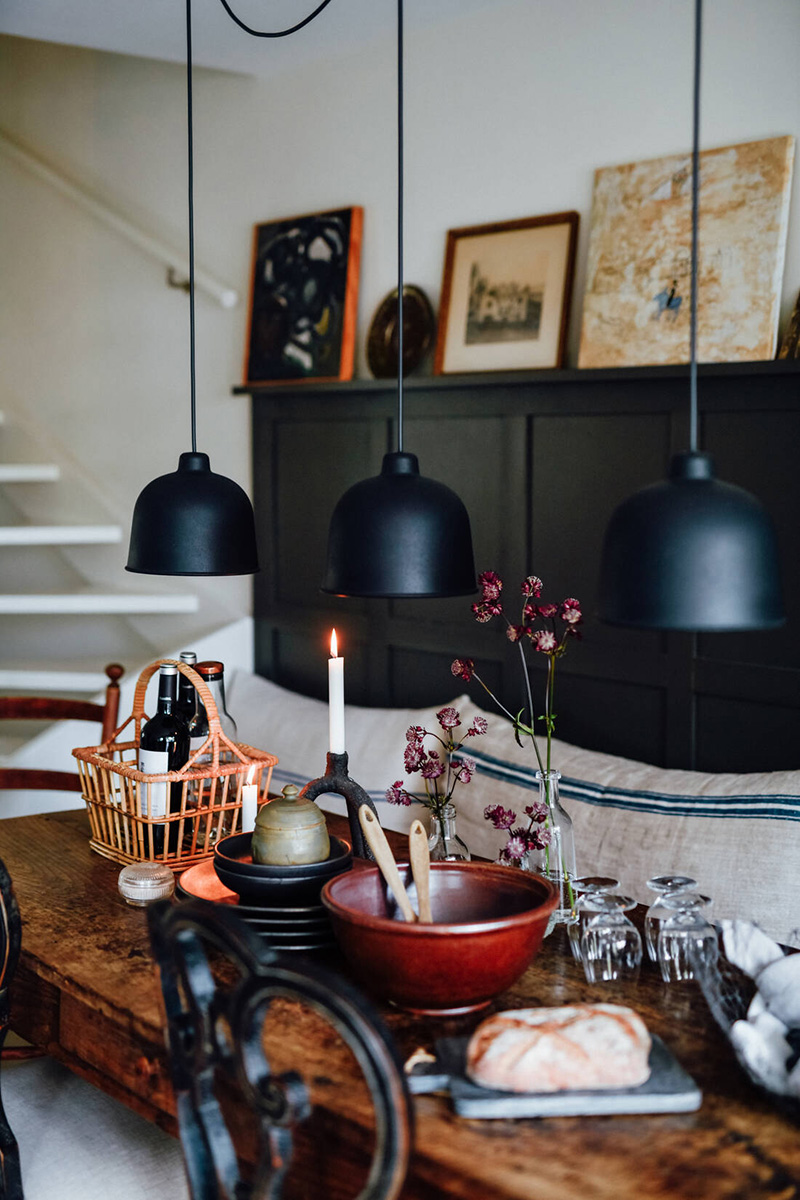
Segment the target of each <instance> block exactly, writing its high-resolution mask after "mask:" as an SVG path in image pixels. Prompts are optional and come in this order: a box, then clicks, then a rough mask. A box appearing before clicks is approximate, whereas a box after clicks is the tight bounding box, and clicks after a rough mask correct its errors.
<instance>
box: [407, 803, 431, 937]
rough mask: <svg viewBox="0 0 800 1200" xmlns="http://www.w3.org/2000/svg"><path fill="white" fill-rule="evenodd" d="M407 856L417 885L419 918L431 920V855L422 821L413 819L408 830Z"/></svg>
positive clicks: (428, 921)
mask: <svg viewBox="0 0 800 1200" xmlns="http://www.w3.org/2000/svg"><path fill="white" fill-rule="evenodd" d="M408 857H409V859H410V860H411V874H412V875H413V876H414V883H415V884H416V885H417V905H418V907H419V919H420V921H424V922H426V923H430V922H432V921H433V916H432V915H431V856H430V851H429V849H428V835H427V833H426V831H425V826H424V825H423V824H422V821H419V820H417V821H414V822H413V823H412V825H411V828H410V829H409V831H408Z"/></svg>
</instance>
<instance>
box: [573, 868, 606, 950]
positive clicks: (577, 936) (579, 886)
mask: <svg viewBox="0 0 800 1200" xmlns="http://www.w3.org/2000/svg"><path fill="white" fill-rule="evenodd" d="M573 887H574V889H575V904H574V906H573V910H572V912H573V916H572V920H571V921H570V923H569V925H568V926H567V932H568V934H569V948H570V950H571V951H572V957H573V958H574V959H575V961H576V962H580V961H581V933H582V932H583V926H584V925H585V924H586V920H585V916H584V913H585V906H584V899H585V898H586V897H587V896H598V895H600V894H601V893H603V892H613V891H614V889H615V888H618V887H619V880H618V879H612V878H611V876H610V875H584V876H583V878H582V879H576V880H575V883H574V884H573Z"/></svg>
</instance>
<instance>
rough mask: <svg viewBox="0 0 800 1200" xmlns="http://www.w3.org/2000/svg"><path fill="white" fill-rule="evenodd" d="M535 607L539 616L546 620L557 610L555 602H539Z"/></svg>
mask: <svg viewBox="0 0 800 1200" xmlns="http://www.w3.org/2000/svg"><path fill="white" fill-rule="evenodd" d="M537 607H538V611H539V616H540V617H544V618H545V620H548V619H549V618H550V617H554V616H555V615H556V613H557V612H558V605H557V604H539V605H538V606H537Z"/></svg>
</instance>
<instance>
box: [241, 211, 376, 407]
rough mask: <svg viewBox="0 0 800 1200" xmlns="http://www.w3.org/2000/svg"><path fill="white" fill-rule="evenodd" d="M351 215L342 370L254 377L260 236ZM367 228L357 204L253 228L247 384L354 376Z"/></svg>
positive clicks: (318, 380) (245, 377)
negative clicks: (253, 353) (272, 230)
mask: <svg viewBox="0 0 800 1200" xmlns="http://www.w3.org/2000/svg"><path fill="white" fill-rule="evenodd" d="M345 212H347V213H349V214H350V229H349V236H348V243H347V266H346V278H345V287H344V299H343V312H342V329H341V342H340V346H339V369H338V371H337V372H336V374H335V375H298V376H296V377H288V376H287V377H280V378H275V379H252V378H251V376H250V363H251V354H252V341H253V319H254V314H255V307H256V292H257V278H256V274H257V268H258V261H259V254H260V251H261V241H260V239H261V236H262V233H263V231H264V230H265V229H267V228H271V227H280V226H291V225H296V224H299V223H301V222H305V221H312V220H314V219H316V218H320V217H326V216H336V215H338V214H340V213H345ZM363 229H364V210H363V208H361V207H359V206H358V205H349V206H344V207H342V208H337V209H326V210H325V211H323V212H316V213H304V214H303V215H302V216H299V217H280V218H277V219H276V220H272V221H261V222H259V223H258V224H256V225H255V226H254V227H253V250H252V262H251V268H250V293H249V300H248V305H249V308H248V316H247V339H246V342H245V348H244V367H243V371H242V378H243V380H244V384H245V386H246V387H249V386H253V385H257V386H282V387H286V386H287V384H291V385H295V384H303V383H329V382H334V381H336V380H347V379H352V376H353V365H354V362H355V345H356V320H357V315H358V285H359V273H360V268H361V243H362V238H363Z"/></svg>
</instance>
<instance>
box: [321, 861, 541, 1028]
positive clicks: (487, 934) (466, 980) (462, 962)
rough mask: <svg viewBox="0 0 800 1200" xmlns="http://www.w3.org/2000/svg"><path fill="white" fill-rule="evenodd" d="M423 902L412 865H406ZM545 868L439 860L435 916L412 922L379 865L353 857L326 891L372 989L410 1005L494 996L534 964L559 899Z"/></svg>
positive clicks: (348, 950) (442, 1006) (452, 1008)
mask: <svg viewBox="0 0 800 1200" xmlns="http://www.w3.org/2000/svg"><path fill="white" fill-rule="evenodd" d="M398 867H399V870H400V877H401V879H403V881H404V883H405V885H406V888H407V890H408V892H409V895H410V896H411V898H412V905H413V906H414V907H415V908H416V902H415V892H414V887H413V883H412V879H411V868H410V867H409V865H408V864H407V863H399V864H398ZM557 901H558V893H557V890H556V888H555V886H554V885H553V884H552V883H550V882H549V881H548V880H546V879H543V878H542V877H541V876H539V875H530V874H528V873H527V872H526V871H517V870H514V869H513V868H510V867H500V866H494V865H493V864H490V863H431V911H432V913H433V924H430V925H423V924H422V923H420V922H414V923H413V924H412V923H410V922H407V921H404V920H403V917H402V914H401V913H400V912H399V910H398V909H397V907H396V905H395V902H394V899H393V898H392V896H391V894H388V895H387V888H386V885H385V883H384V881H383V877H382V876H381V873H380V871H379V870H378V868H377V867H376V866H374V865H372V864H366V865H364V866H362V865H361V863H360V861H357V862H355V863H354V866H353V870H352V871H348V872H347V873H346V874H345V875H339V876H337V877H336V878H335V879H330V880H329V881H328V882H327V883H326V884H325V886H324V888H323V889H322V902H323V904H324V905H325V907H326V908H327V909H328V911H329V913H330V917H331V923H332V924H333V930H334V933H335V934H336V939H337V941H338V943H339V945H340V947H341V949H342V952H343V953H344V955H345V957H346V958H347V960H348V962H349V964H350V966H351V967H352V969H353V973H354V974H355V976H356V977H357V979H358V980H359V982H360V983H361V984H363V986H364V987H365V988H366V989H368V990H369V991H371V992H373V993H375V994H376V995H378V996H380V997H381V998H382V999H384V1000H389V1001H391V1002H392V1003H393V1004H396V1005H397V1006H398V1007H399V1008H404V1009H408V1010H409V1011H411V1012H419V1013H429V1014H438V1015H441V1016H444V1015H454V1014H458V1013H465V1012H472V1011H473V1010H475V1009H478V1008H483V1007H485V1006H486V1005H487V1004H489V1003H490V1002H491V1001H492V1000H493V999H494V997H495V996H498V995H499V994H500V993H501V992H504V991H505V990H506V988H508V987H510V986H511V984H512V983H514V981H515V980H516V979H519V977H520V975H522V974H523V972H524V971H525V970H526V969H527V967H528V966H529V964H530V962H531V960H532V959H533V957H534V955H535V954H536V952H537V950H538V949H539V946H540V945H541V943H542V938H543V937H544V933H545V929H546V927H547V919H548V917H549V915H550V913H551V912H552V910H553V909H554V908H555V907H556V903H557Z"/></svg>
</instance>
